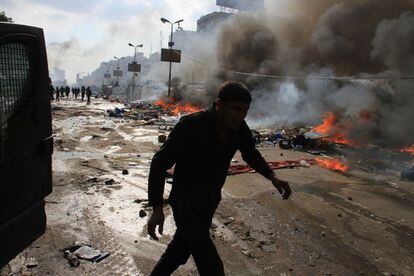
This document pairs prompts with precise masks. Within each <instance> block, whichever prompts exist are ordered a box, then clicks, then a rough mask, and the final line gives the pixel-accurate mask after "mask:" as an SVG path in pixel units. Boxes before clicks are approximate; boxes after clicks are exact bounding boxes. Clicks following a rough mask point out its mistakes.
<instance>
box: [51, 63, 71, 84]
mask: <svg viewBox="0 0 414 276" xmlns="http://www.w3.org/2000/svg"><path fill="white" fill-rule="evenodd" d="M49 75H50V78H51V79H52V85H53V86H62V85H66V83H67V82H66V79H65V75H66V72H65V71H64V70H61V69H59V68H58V67H52V69H51V70H50V72H49Z"/></svg>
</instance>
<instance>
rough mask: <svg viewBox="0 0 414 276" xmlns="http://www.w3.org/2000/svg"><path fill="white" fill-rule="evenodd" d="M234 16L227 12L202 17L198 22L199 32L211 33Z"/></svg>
mask: <svg viewBox="0 0 414 276" xmlns="http://www.w3.org/2000/svg"><path fill="white" fill-rule="evenodd" d="M232 15H233V14H232V13H227V12H212V13H209V14H207V15H204V16H202V17H201V18H200V19H199V20H197V32H198V33H203V32H211V31H213V30H215V28H216V27H217V25H218V24H219V23H222V22H224V21H226V20H227V19H229V18H230V17H231V16H232Z"/></svg>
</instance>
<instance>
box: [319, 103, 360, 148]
mask: <svg viewBox="0 0 414 276" xmlns="http://www.w3.org/2000/svg"><path fill="white" fill-rule="evenodd" d="M335 123H336V116H335V114H333V113H332V112H330V111H328V112H326V113H325V114H324V115H323V123H322V124H321V125H319V126H316V127H315V128H314V129H313V131H316V132H319V133H322V134H326V135H329V137H326V138H324V139H323V140H326V141H329V142H333V143H337V144H344V145H348V146H355V145H356V143H354V142H353V141H351V140H350V139H348V138H347V137H346V134H345V132H346V130H347V129H350V128H351V127H352V125H351V123H350V122H348V123H347V124H345V123H342V124H335Z"/></svg>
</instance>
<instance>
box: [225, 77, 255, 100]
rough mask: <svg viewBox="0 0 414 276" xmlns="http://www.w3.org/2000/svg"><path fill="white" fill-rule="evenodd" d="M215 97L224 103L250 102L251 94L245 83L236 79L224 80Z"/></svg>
mask: <svg viewBox="0 0 414 276" xmlns="http://www.w3.org/2000/svg"><path fill="white" fill-rule="evenodd" d="M217 98H218V99H220V100H222V101H223V102H224V103H229V102H242V103H250V102H251V101H252V95H250V92H249V89H248V88H247V86H246V85H244V84H243V83H241V82H236V81H226V82H224V83H223V84H221V85H220V87H219V89H218V93H217Z"/></svg>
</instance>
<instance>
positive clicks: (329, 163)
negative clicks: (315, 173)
mask: <svg viewBox="0 0 414 276" xmlns="http://www.w3.org/2000/svg"><path fill="white" fill-rule="evenodd" d="M315 161H316V164H317V165H318V166H320V167H323V168H326V169H330V170H333V171H340V172H346V171H347V170H349V166H348V165H347V164H345V163H344V162H342V161H341V160H339V159H323V158H315Z"/></svg>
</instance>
